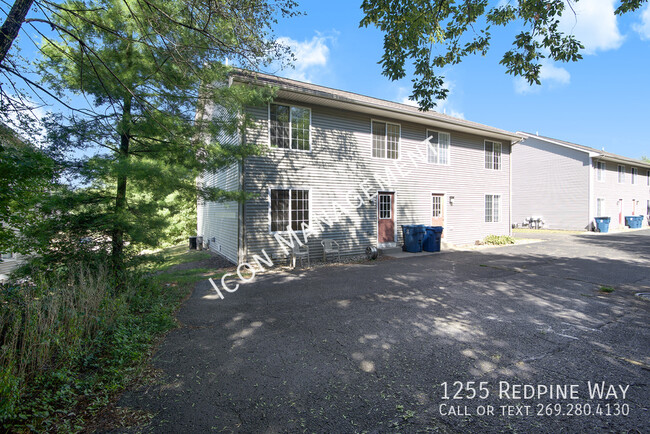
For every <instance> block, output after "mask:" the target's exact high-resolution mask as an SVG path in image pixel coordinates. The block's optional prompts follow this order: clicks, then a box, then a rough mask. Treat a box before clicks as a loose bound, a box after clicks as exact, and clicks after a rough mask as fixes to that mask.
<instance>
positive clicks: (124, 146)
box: [111, 95, 131, 282]
mask: <svg viewBox="0 0 650 434" xmlns="http://www.w3.org/2000/svg"><path fill="white" fill-rule="evenodd" d="M130 126H131V95H127V96H126V97H125V98H124V112H123V113H122V123H121V128H120V148H119V154H118V156H117V159H118V161H119V162H122V161H126V160H127V159H128V158H129V144H130V142H131V137H130ZM126 180H127V173H126V172H124V171H123V170H120V171H118V173H117V191H116V193H115V219H116V221H115V222H114V223H113V224H114V226H113V235H112V252H111V255H112V260H113V270H114V271H115V273H116V276H117V277H118V282H119V281H121V278H122V276H121V275H122V272H123V271H124V227H123V224H122V219H123V216H124V212H125V210H126Z"/></svg>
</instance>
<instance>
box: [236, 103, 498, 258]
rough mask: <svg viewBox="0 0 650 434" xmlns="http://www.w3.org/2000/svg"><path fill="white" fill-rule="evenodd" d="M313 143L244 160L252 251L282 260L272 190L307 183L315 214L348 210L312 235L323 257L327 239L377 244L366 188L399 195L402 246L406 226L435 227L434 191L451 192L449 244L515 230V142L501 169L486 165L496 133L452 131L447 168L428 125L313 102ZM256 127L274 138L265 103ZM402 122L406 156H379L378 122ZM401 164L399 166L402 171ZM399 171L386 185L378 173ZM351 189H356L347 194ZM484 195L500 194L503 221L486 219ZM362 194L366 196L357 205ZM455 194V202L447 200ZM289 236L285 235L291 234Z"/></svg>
mask: <svg viewBox="0 0 650 434" xmlns="http://www.w3.org/2000/svg"><path fill="white" fill-rule="evenodd" d="M311 110H312V113H311V119H312V135H311V137H312V144H311V151H309V152H296V151H291V150H284V149H270V150H269V151H268V153H267V154H266V155H264V156H261V157H254V158H250V159H248V160H247V161H246V163H245V169H244V173H245V177H244V178H245V179H244V186H245V189H246V190H247V191H250V192H253V193H257V194H258V197H257V198H255V199H252V200H249V201H247V203H246V205H245V222H246V223H245V224H246V253H247V257H250V256H251V255H253V254H258V255H261V252H262V249H264V250H265V251H266V252H267V253H268V254H269V255H272V256H275V257H283V256H284V253H283V251H282V249H281V247H280V246H279V245H278V243H277V241H276V240H275V239H274V236H273V234H270V233H269V215H268V213H269V202H268V191H269V189H270V188H308V189H310V201H311V203H310V205H311V210H312V225H313V223H314V221H313V217H314V216H317V215H320V216H323V215H329V216H331V215H333V214H334V210H333V206H334V204H338V205H339V206H340V207H342V208H344V209H345V210H347V211H348V213H349V214H346V213H341V212H340V210H341V208H337V210H338V211H339V213H340V214H341V218H340V219H339V220H338V221H337V222H334V224H333V225H332V226H331V227H328V226H326V225H323V226H324V233H319V234H317V235H314V236H311V237H310V242H309V245H310V251H311V252H312V254H313V255H320V254H321V251H322V250H321V245H320V241H319V240H320V239H321V238H324V237H325V238H334V239H336V240H337V241H338V242H339V243H340V244H341V248H342V250H343V251H344V253H347V254H358V253H362V252H363V251H364V249H365V248H366V247H367V246H368V245H377V206H376V204H372V203H371V202H370V200H368V199H367V198H366V197H365V195H364V193H363V188H365V189H366V190H368V191H370V192H372V193H376V192H377V191H378V190H385V191H393V192H395V202H396V222H395V223H396V226H397V234H398V242H399V243H400V244H401V227H400V225H402V224H425V225H430V224H431V193H433V192H436V193H446V195H447V196H445V207H446V217H447V220H446V223H445V241H447V242H450V243H455V244H463V243H473V242H474V241H476V240H479V239H482V238H484V237H485V236H486V235H489V234H499V235H502V234H509V233H510V221H509V209H508V204H509V201H510V198H509V168H510V167H509V165H510V156H509V152H510V145H509V143H504V142H502V143H503V151H502V152H503V155H502V166H503V167H502V169H501V170H487V169H485V160H484V140H485V139H489V137H484V136H478V135H476V136H475V135H470V134H466V133H457V132H454V131H452V130H444V129H440V128H437V127H436V128H435V130H437V131H442V132H449V133H450V134H451V144H450V163H449V165H447V166H443V165H436V164H429V163H427V152H426V143H425V139H426V130H427V128H429V129H433V128H432V127H431V126H428V125H426V124H413V123H405V122H396V121H395V120H394V119H391V118H390V117H388V118H381V117H379V118H378V117H370V116H369V115H365V114H360V113H355V112H348V111H341V110H333V109H331V108H326V107H321V106H312V107H311ZM251 113H252V114H253V115H254V116H255V117H256V119H257V128H255V129H254V130H252V131H250V132H248V133H247V137H248V139H249V140H254V141H257V142H259V143H262V144H266V143H268V126H267V116H268V110H267V108H266V107H262V108H256V109H251ZM372 120H375V121H379V122H388V123H393V124H399V125H400V131H401V139H400V144H399V159H398V160H390V159H381V158H373V157H372V143H371V121H372ZM398 168H399V169H398ZM387 170H388V171H389V172H390V173H392V174H393V179H392V180H391V181H390V182H384V185H383V187H382V186H381V185H380V182H379V181H378V180H377V179H376V176H379V177H382V178H385V177H386V171H387ZM348 192H349V193H348ZM485 194H499V195H501V220H500V221H499V222H498V223H486V222H485V219H484V206H485ZM357 195H361V196H362V197H363V204H362V206H360V207H358V208H356V207H355V206H354V205H351V204H350V203H349V202H353V203H354V204H356V202H357V199H356V197H357ZM449 195H451V196H454V197H455V204H454V205H453V206H450V205H449V203H448V197H449ZM285 238H286V235H285Z"/></svg>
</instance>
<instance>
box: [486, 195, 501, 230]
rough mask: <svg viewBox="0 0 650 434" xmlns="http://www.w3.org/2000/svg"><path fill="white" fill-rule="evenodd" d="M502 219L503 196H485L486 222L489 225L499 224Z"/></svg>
mask: <svg viewBox="0 0 650 434" xmlns="http://www.w3.org/2000/svg"><path fill="white" fill-rule="evenodd" d="M500 219H501V195H500V194H486V195H485V221H486V222H487V223H497V222H499V221H500Z"/></svg>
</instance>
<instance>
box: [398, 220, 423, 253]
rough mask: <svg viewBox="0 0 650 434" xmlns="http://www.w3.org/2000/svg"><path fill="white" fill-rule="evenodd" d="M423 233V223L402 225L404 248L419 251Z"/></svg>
mask: <svg viewBox="0 0 650 434" xmlns="http://www.w3.org/2000/svg"><path fill="white" fill-rule="evenodd" d="M425 233H426V230H425V227H424V225H402V235H403V236H404V250H406V251H407V252H411V253H417V252H421V251H422V241H424V235H425Z"/></svg>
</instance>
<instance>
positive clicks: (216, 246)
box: [197, 164, 239, 263]
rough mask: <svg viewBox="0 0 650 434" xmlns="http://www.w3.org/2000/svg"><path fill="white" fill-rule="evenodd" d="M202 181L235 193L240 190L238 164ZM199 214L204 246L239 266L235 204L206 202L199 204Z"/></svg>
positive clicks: (237, 216) (205, 176) (204, 176)
mask: <svg viewBox="0 0 650 434" xmlns="http://www.w3.org/2000/svg"><path fill="white" fill-rule="evenodd" d="M202 181H203V182H205V184H206V185H209V186H212V187H218V188H221V189H224V190H228V191H235V190H237V189H238V188H239V167H238V164H233V165H232V166H230V167H228V168H227V169H223V170H220V171H217V172H216V173H207V174H204V175H203V179H202ZM198 213H199V215H200V217H199V218H198V219H197V224H198V232H197V233H198V235H200V236H202V237H203V245H204V246H206V247H207V248H209V249H210V250H212V251H214V252H217V253H220V254H222V255H223V256H225V257H226V258H228V259H229V260H231V261H232V262H234V263H237V260H238V249H239V243H238V236H239V230H238V228H239V226H238V221H239V204H238V203H237V202H234V201H233V202H206V203H204V204H199V206H198Z"/></svg>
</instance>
